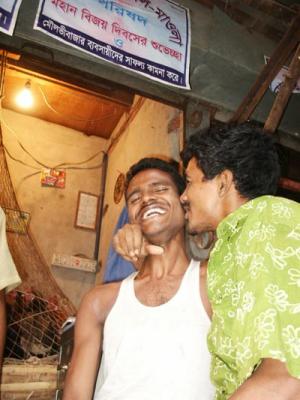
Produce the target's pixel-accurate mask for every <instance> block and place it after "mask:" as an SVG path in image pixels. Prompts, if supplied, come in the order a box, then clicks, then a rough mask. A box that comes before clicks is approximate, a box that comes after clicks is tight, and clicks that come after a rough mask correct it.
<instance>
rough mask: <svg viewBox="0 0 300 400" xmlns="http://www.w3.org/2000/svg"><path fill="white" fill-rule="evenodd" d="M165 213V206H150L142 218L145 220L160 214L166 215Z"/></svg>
mask: <svg viewBox="0 0 300 400" xmlns="http://www.w3.org/2000/svg"><path fill="white" fill-rule="evenodd" d="M165 213H166V210H164V209H163V208H160V207H153V208H149V209H148V210H146V211H145V212H143V213H142V214H141V219H142V220H143V221H145V220H147V219H150V218H154V217H157V216H158V215H164V214H165Z"/></svg>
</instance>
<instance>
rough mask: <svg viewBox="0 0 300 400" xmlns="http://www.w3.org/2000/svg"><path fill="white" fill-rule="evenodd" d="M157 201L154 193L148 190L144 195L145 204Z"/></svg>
mask: <svg viewBox="0 0 300 400" xmlns="http://www.w3.org/2000/svg"><path fill="white" fill-rule="evenodd" d="M154 199H155V196H154V194H153V191H150V190H147V191H145V192H143V193H142V202H143V203H149V202H151V201H153V200H154Z"/></svg>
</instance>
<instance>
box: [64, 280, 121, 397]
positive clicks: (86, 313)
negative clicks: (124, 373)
mask: <svg viewBox="0 0 300 400" xmlns="http://www.w3.org/2000/svg"><path fill="white" fill-rule="evenodd" d="M115 287H116V285H115V284H112V285H106V286H99V287H96V288H94V289H93V290H92V291H90V292H89V293H88V294H87V295H86V296H85V297H84V299H83V302H82V303H81V305H80V308H79V311H78V314H77V316H76V323H75V338H74V339H75V340H74V350H73V354H72V358H71V363H70V366H69V369H68V372H67V377H66V382H65V386H64V391H63V400H90V399H92V396H93V391H94V386H95V382H96V375H97V371H98V366H99V361H100V356H101V351H102V335H103V325H104V322H105V318H106V316H107V314H108V312H109V311H110V308H111V306H112V304H113V301H114V299H115V290H114V288H115Z"/></svg>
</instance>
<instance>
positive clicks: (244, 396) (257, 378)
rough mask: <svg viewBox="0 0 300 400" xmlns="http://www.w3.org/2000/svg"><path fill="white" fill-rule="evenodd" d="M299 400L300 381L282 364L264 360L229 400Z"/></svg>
mask: <svg viewBox="0 0 300 400" xmlns="http://www.w3.org/2000/svg"><path fill="white" fill-rule="evenodd" d="M253 399H255V400H300V379H296V378H293V377H292V376H291V375H290V374H289V373H288V371H287V369H286V366H285V364H284V363H282V362H280V361H278V360H273V359H270V358H266V359H264V360H263V361H262V363H261V365H260V366H259V367H258V368H257V370H256V371H255V372H254V373H253V374H252V375H251V377H250V378H249V379H247V380H246V381H245V382H244V383H243V384H242V385H241V386H240V387H239V389H238V390H237V391H236V392H235V393H234V394H233V395H232V396H231V397H230V398H229V400H253Z"/></svg>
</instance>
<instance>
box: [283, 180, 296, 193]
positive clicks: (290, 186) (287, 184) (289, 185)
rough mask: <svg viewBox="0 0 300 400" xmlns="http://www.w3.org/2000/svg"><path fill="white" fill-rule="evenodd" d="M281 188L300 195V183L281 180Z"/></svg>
mask: <svg viewBox="0 0 300 400" xmlns="http://www.w3.org/2000/svg"><path fill="white" fill-rule="evenodd" d="M279 186H280V187H282V188H284V189H288V190H290V191H292V192H298V193H300V182H297V181H294V180H292V179H288V178H281V179H280V181H279Z"/></svg>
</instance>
